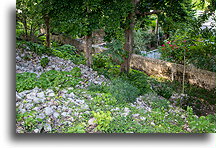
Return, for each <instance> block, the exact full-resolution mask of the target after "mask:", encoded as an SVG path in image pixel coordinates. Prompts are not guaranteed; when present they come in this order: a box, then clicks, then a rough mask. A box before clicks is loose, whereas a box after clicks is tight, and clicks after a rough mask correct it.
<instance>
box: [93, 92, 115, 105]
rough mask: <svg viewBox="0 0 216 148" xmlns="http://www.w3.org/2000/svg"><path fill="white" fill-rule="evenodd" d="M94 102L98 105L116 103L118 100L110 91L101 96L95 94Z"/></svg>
mask: <svg viewBox="0 0 216 148" xmlns="http://www.w3.org/2000/svg"><path fill="white" fill-rule="evenodd" d="M92 103H93V104H95V105H97V106H105V105H116V103H117V100H116V99H115V98H114V97H113V96H112V95H111V94H109V93H103V94H101V95H100V96H95V97H94V98H93V100H92Z"/></svg>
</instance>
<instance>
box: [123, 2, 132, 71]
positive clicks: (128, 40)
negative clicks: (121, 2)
mask: <svg viewBox="0 0 216 148" xmlns="http://www.w3.org/2000/svg"><path fill="white" fill-rule="evenodd" d="M135 4H136V0H132V5H133V6H134V8H135ZM134 16H135V9H134V11H132V12H131V13H130V14H129V15H128V17H127V19H128V21H130V24H129V27H128V28H127V29H126V30H125V32H124V33H125V44H124V50H125V51H126V52H127V55H128V56H127V57H123V60H124V62H123V63H122V64H121V67H120V70H121V72H125V73H128V72H129V70H130V59H131V55H132V53H133V30H134V25H135V22H134Z"/></svg>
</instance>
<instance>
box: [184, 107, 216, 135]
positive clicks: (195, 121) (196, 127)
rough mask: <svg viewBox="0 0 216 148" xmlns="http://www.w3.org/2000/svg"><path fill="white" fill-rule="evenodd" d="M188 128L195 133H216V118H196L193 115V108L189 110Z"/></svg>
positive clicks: (209, 116)
mask: <svg viewBox="0 0 216 148" xmlns="http://www.w3.org/2000/svg"><path fill="white" fill-rule="evenodd" d="M187 116H188V118H187V119H188V126H189V127H190V129H191V130H192V132H193V133H215V132H216V122H215V121H216V116H215V114H214V115H208V116H200V117H198V116H196V115H194V114H193V109H192V108H191V107H188V108H187Z"/></svg>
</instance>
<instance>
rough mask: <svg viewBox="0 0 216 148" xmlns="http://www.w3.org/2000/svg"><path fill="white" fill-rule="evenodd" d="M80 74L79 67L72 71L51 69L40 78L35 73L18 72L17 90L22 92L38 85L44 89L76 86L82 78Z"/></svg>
mask: <svg viewBox="0 0 216 148" xmlns="http://www.w3.org/2000/svg"><path fill="white" fill-rule="evenodd" d="M80 76H81V71H80V69H79V68H74V69H72V70H71V71H70V72H67V71H55V70H50V71H47V72H44V73H42V74H41V75H40V77H39V78H37V75H36V74H34V73H18V74H16V90H17V91H18V92H21V91H24V90H29V89H33V88H35V87H36V86H37V87H39V88H42V89H47V88H56V87H58V88H66V87H75V86H76V85H78V84H79V82H80V81H81V80H82V79H80Z"/></svg>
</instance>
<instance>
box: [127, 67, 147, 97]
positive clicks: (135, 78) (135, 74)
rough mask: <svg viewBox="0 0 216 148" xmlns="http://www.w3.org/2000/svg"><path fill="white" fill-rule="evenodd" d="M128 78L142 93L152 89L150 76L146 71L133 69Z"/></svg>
mask: <svg viewBox="0 0 216 148" xmlns="http://www.w3.org/2000/svg"><path fill="white" fill-rule="evenodd" d="M126 80H128V81H129V82H130V84H132V85H133V86H134V87H136V88H138V89H139V91H140V94H145V93H147V92H149V91H151V88H150V84H149V82H148V76H147V75H146V74H145V73H144V72H141V71H138V70H131V72H130V73H129V75H128V76H127V78H126Z"/></svg>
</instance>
